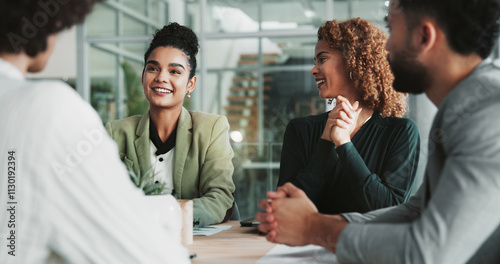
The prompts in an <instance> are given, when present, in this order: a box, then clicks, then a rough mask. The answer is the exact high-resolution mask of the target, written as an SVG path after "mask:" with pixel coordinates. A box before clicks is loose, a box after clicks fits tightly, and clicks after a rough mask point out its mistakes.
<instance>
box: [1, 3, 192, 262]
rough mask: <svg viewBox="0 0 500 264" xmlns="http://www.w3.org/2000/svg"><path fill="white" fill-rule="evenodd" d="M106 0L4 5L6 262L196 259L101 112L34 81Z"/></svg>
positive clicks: (54, 85) (57, 86)
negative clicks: (58, 46)
mask: <svg viewBox="0 0 500 264" xmlns="http://www.w3.org/2000/svg"><path fill="white" fill-rule="evenodd" d="M96 2H98V0H78V1H77V0H48V1H42V0H40V1H34V0H19V1H7V0H0V6H1V7H2V8H1V9H0V39H1V40H0V124H1V126H2V129H1V130H0V139H1V140H0V160H1V162H0V171H1V173H0V175H1V176H0V197H1V198H0V202H1V203H2V206H3V209H2V210H1V213H0V235H1V238H2V239H1V241H2V244H1V245H0V263H44V262H46V261H48V260H49V259H51V257H53V256H57V258H58V259H59V260H62V261H64V262H68V263H189V262H190V261H189V257H188V252H187V250H186V248H184V247H183V246H182V245H181V242H180V235H179V233H180V230H179V228H176V226H175V225H174V224H172V223H173V222H172V219H169V218H170V217H171V216H170V215H169V213H171V212H170V211H169V208H167V207H165V208H164V210H163V208H161V209H160V211H163V214H158V212H156V215H155V212H154V211H153V207H154V204H152V200H148V199H147V198H146V197H145V196H144V195H143V193H142V190H140V189H139V188H136V187H135V186H134V185H133V183H132V182H131V180H130V179H129V176H128V174H127V171H126V169H125V167H124V165H123V163H122V162H121V161H120V158H119V155H118V150H117V147H116V144H115V143H114V141H113V140H112V139H111V138H110V137H109V136H108V134H107V133H106V131H105V129H104V127H103V125H102V122H101V120H100V119H99V116H98V115H97V113H96V112H95V111H94V110H93V109H92V107H91V106H90V105H89V104H88V103H86V102H85V101H84V100H83V99H82V98H81V97H80V96H79V95H78V94H77V93H76V92H75V91H74V90H73V89H72V88H71V87H69V86H68V85H67V84H65V83H63V82H60V81H34V80H27V79H26V74H27V73H28V72H38V71H41V70H42V69H44V67H45V65H46V63H47V61H48V59H49V57H50V56H51V54H52V51H53V49H54V45H55V42H56V39H57V35H58V33H59V32H60V31H62V30H64V29H66V28H70V27H71V26H73V25H74V24H76V23H79V22H82V21H83V20H84V19H85V16H86V15H87V14H88V13H89V12H90V11H91V10H92V7H93V5H94V4H95V3H96ZM68 63H74V62H68ZM159 198H160V199H162V197H159ZM163 198H165V199H171V198H169V197H168V196H165V197H163ZM165 202H166V201H163V202H162V203H158V204H165ZM170 204H171V203H170ZM177 206H178V205H177Z"/></svg>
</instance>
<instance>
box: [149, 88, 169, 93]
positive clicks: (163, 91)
mask: <svg viewBox="0 0 500 264" xmlns="http://www.w3.org/2000/svg"><path fill="white" fill-rule="evenodd" d="M153 90H155V91H156V92H159V93H172V91H170V90H167V89H163V88H153Z"/></svg>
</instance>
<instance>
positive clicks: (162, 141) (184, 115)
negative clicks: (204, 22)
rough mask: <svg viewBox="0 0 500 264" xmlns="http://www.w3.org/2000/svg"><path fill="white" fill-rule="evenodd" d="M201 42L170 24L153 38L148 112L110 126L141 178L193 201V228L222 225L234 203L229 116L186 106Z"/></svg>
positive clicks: (145, 74)
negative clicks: (145, 178)
mask: <svg viewBox="0 0 500 264" xmlns="http://www.w3.org/2000/svg"><path fill="white" fill-rule="evenodd" d="M198 48H199V45H198V38H197V37H196V34H194V32H193V31H192V30H191V29H189V28H187V27H185V26H181V25H179V24H177V23H170V24H169V25H167V26H164V27H163V28H162V29H160V30H157V31H156V33H155V34H154V37H153V40H152V41H151V43H150V45H149V48H148V49H147V51H146V53H145V54H144V69H143V71H142V80H141V81H142V88H143V91H144V95H145V97H146V99H147V100H148V101H149V111H148V112H147V113H145V114H144V115H142V116H132V117H129V118H125V119H122V120H116V121H112V122H110V123H108V124H106V129H107V130H108V133H109V134H110V135H111V137H112V138H113V139H114V140H115V141H116V143H117V144H118V148H119V152H120V158H121V159H122V161H123V162H124V163H125V164H126V165H127V167H129V168H130V169H132V170H133V171H134V172H135V173H136V174H137V175H141V176H142V175H147V173H150V172H151V173H152V174H153V175H154V178H155V180H157V181H164V183H165V185H166V189H165V191H166V192H170V191H172V190H174V191H175V192H176V194H177V197H178V198H179V199H192V200H193V222H194V223H193V225H194V226H205V225H210V224H217V223H221V222H223V221H225V220H227V219H229V217H230V216H231V213H232V210H233V208H232V205H233V202H234V197H233V195H232V194H233V193H234V189H235V187H234V183H233V179H232V177H233V170H234V167H233V163H232V158H233V155H234V153H233V149H232V148H231V144H230V142H229V123H228V121H227V118H226V117H225V116H220V115H213V114H207V113H201V112H195V111H188V110H186V109H185V108H184V107H183V106H182V105H183V103H184V100H185V98H186V97H187V98H190V97H191V95H190V94H191V93H192V92H193V90H194V88H195V85H196V79H197V78H196V76H195V72H196V54H197V53H198Z"/></svg>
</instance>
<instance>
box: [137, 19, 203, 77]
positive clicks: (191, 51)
mask: <svg viewBox="0 0 500 264" xmlns="http://www.w3.org/2000/svg"><path fill="white" fill-rule="evenodd" d="M158 47H173V48H176V49H179V50H181V51H182V52H184V54H186V56H187V57H188V61H189V67H190V68H191V69H190V71H189V78H190V79H191V78H193V76H194V74H195V72H196V54H198V49H199V47H200V45H199V44H198V37H197V36H196V34H195V33H194V32H193V30H191V29H190V28H188V27H185V26H181V25H179V24H178V23H176V22H172V23H170V24H168V25H166V26H164V27H163V28H162V29H159V30H156V32H155V33H154V35H153V40H152V41H151V43H150V44H149V48H148V49H147V50H146V53H144V64H146V62H147V60H148V57H149V55H150V54H151V52H153V50H154V49H156V48H158Z"/></svg>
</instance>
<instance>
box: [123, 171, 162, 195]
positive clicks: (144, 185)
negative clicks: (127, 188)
mask: <svg viewBox="0 0 500 264" xmlns="http://www.w3.org/2000/svg"><path fill="white" fill-rule="evenodd" d="M127 170H128V175H129V176H130V179H131V180H132V182H133V183H134V184H135V186H137V187H138V188H140V189H142V191H143V192H144V194H145V195H159V194H169V193H168V192H166V190H165V187H166V186H167V184H166V183H165V182H162V181H155V179H154V175H153V174H152V173H151V169H149V170H147V171H146V172H144V173H143V174H142V175H141V173H139V174H136V173H135V172H134V170H133V169H132V168H130V167H127Z"/></svg>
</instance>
